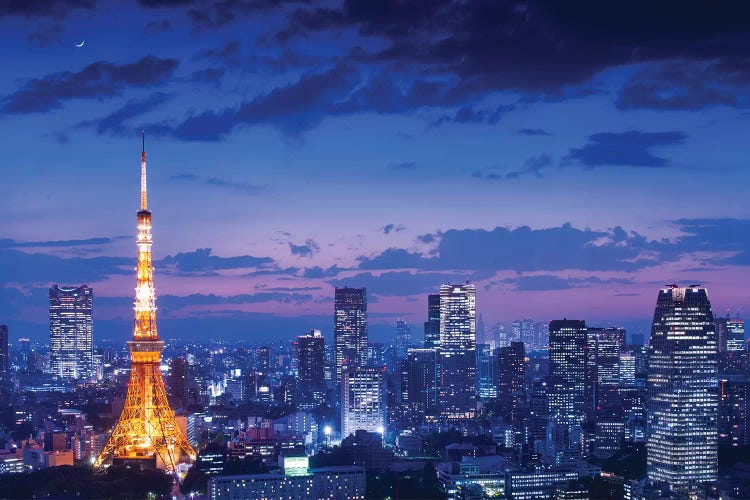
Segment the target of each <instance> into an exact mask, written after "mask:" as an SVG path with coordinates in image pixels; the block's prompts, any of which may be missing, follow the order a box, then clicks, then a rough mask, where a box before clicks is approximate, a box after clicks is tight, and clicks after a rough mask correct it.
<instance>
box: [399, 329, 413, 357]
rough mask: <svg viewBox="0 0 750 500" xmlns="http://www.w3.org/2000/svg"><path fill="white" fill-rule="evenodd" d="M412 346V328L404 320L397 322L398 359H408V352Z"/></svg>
mask: <svg viewBox="0 0 750 500" xmlns="http://www.w3.org/2000/svg"><path fill="white" fill-rule="evenodd" d="M410 346H411V326H410V325H408V324H406V321H404V320H402V319H398V320H396V357H397V358H398V359H404V358H406V351H407V350H408V349H409V347H410Z"/></svg>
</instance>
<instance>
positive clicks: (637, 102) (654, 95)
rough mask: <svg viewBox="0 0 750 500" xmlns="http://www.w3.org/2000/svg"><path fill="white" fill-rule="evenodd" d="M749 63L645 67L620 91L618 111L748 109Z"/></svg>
mask: <svg viewBox="0 0 750 500" xmlns="http://www.w3.org/2000/svg"><path fill="white" fill-rule="evenodd" d="M749 82H750V59H747V58H721V59H719V60H715V61H711V62H692V61H675V62H669V63H664V64H651V65H648V66H646V67H644V68H642V69H641V70H639V71H638V72H636V74H635V75H633V76H632V77H631V78H630V79H629V80H628V81H627V82H625V85H624V86H623V88H622V90H621V91H620V94H619V97H618V99H617V106H618V107H619V108H620V109H661V110H674V111H698V110H701V109H704V108H707V107H710V106H729V107H735V108H746V107H748V106H750V83H749Z"/></svg>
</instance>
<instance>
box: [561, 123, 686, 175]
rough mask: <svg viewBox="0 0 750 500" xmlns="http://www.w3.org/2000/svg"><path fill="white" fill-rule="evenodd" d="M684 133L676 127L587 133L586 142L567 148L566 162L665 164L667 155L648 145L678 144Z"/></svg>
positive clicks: (603, 164)
mask: <svg viewBox="0 0 750 500" xmlns="http://www.w3.org/2000/svg"><path fill="white" fill-rule="evenodd" d="M685 139H686V136H685V134H684V133H682V132H679V131H669V132H641V131H638V130H631V131H628V132H617V133H613V132H607V133H600V134H594V135H591V136H589V142H588V143H587V144H586V145H584V146H583V147H580V148H573V149H571V150H570V152H569V153H568V155H567V156H566V158H565V161H566V162H569V163H573V164H579V165H583V166H585V167H588V168H595V167H604V166H612V165H622V166H633V167H665V166H667V165H669V161H668V160H667V159H666V158H662V157H659V156H655V155H654V154H653V153H652V152H651V149H652V148H655V147H658V146H670V145H674V144H681V143H683V142H684V141H685Z"/></svg>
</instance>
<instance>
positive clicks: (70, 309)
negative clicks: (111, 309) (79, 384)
mask: <svg viewBox="0 0 750 500" xmlns="http://www.w3.org/2000/svg"><path fill="white" fill-rule="evenodd" d="M93 298H94V291H93V290H92V289H91V287H89V286H88V285H81V286H79V287H71V286H58V285H53V286H52V288H50V289H49V347H50V372H51V373H52V374H53V375H56V376H58V377H63V378H73V379H86V378H90V377H92V376H93V365H94V350H93V343H92V338H91V336H92V330H93Z"/></svg>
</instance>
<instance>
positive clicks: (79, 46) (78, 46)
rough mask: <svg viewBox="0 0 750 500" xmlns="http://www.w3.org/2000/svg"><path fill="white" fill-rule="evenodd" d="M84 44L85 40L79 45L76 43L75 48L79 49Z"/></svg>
mask: <svg viewBox="0 0 750 500" xmlns="http://www.w3.org/2000/svg"><path fill="white" fill-rule="evenodd" d="M85 43H86V40H84V41H82V42H81V43H77V44H76V47H79V48H80V47H83V44H85Z"/></svg>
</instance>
